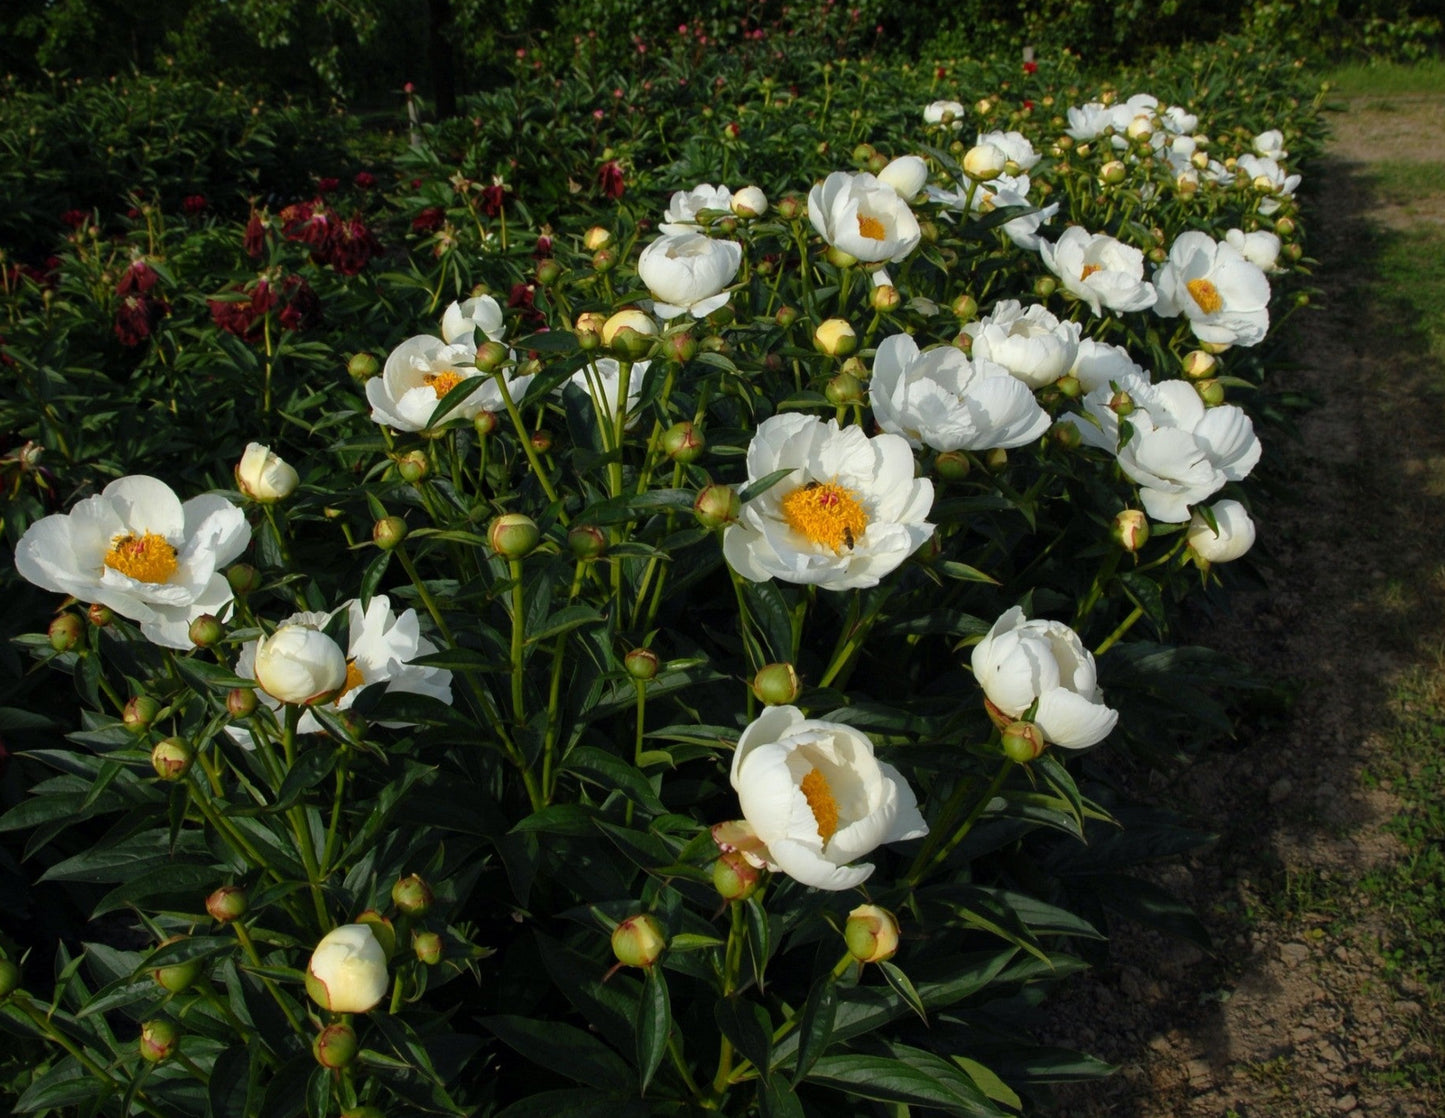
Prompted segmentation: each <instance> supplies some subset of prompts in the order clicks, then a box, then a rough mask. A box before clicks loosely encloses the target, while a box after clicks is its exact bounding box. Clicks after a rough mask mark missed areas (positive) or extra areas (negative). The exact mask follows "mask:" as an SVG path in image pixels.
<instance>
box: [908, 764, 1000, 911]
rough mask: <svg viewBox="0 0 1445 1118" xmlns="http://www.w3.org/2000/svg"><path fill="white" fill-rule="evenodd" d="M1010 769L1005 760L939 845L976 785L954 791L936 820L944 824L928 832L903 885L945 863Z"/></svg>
mask: <svg viewBox="0 0 1445 1118" xmlns="http://www.w3.org/2000/svg"><path fill="white" fill-rule="evenodd" d="M1013 767H1014V762H1013V761H1011V760H1009V759H1008V758H1007V757H1005V758H1004V760H1003V764H1002V765H1000V766H999V769H998V772H996V773H994V776H993V780H991V781H990V782H989V785H988V787H987V788H986V789H984V792H983V795H981V796H979V797H978V798H977V800H975V802H974V805H973V808H972V809H971V810H970V811H969V813H968V816H967V817H966V818H965V819H964V821H963V822H962V823H960V824H959V825H958V827H957V828H956V829H955V830H954V831H953V833H952V834H951V835H950V836H949V839H948V841H947V842H944V843H943V844H942V845H941V846H940V845H939V841H938V838H937V836H938V835H941V834H945V833H947V832H948V828H949V827H950V826H951V825H952V824H951V822H948V821H949V820H951V819H952V817H953V815H954V814H955V813H956V812H957V811H958V809H959V808H960V807H962V806H963V803H964V801H965V800H967V799H968V796H969V793H970V792H971V791H972V790H973V788H974V787H975V785H974V783H973V782H972V781H969V782H961V783H960V784H959V786H958V787H957V788H956V789H954V792H953V795H952V796H950V797H949V799H948V803H946V804H944V806H943V814H942V816H941V817H940V819H939V823H940V824H943V825H941V826H938V827H935V828H934V829H933V830H932V831H930V832H929V836H928V841H927V842H925V843H924V846H923V849H922V850H920V851H919V852H918V857H917V858H915V859H914V861H913V865H912V867H910V869H909V870H908V874H907V876H906V877H904V879H903V881H904V884H906V885H908V886H909V887H910V888H912V887H913V886H915V885H917V884H918V883H919V882H920V881H921V880H922V879H923V878H924V877H925V876H926V875H927V874H928V872H929V871H930V870H932V869H933V868H934V867H935V866H937V865H941V864H942V863H944V862H945V861H947V860H948V856H949V855H950V854H952V853H953V851H954V849H955V848H956V847H957V846H958V844H959V843H960V842H962V841H963V839H964V837H965V836H966V835H967V834H968V832H969V831H971V830H973V827H974V824H975V823H977V822H978V821H979V819H980V818H981V817H982V816H983V813H984V812H985V811H986V810H988V805H989V804H990V803H992V802H993V798H994V797H995V796H996V795H998V792H999V789H1000V788H1002V787H1003V786H1004V782H1005V781H1006V780H1008V776H1009V773H1010V772H1012V771H1013Z"/></svg>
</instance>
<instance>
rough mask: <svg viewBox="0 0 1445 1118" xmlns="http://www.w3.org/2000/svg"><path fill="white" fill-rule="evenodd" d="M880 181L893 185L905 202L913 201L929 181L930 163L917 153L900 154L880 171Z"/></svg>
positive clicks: (886, 184) (885, 184)
mask: <svg viewBox="0 0 1445 1118" xmlns="http://www.w3.org/2000/svg"><path fill="white" fill-rule="evenodd" d="M878 181H879V182H881V183H882V184H883V185H884V186H891V187H892V188H893V189H894V190H895V191H897V192H898V197H900V198H902V199H903V200H904V201H905V202H911V201H913V199H915V198H916V197H918V192H919V191H920V190H922V189H923V184H924V183H926V182H927V181H928V164H927V163H925V162H923V160H922V159H920V158H918V156H916V155H900V156H899V157H898V158H897V159H895V160H893V161H892V162H891V163H889V164H888V165H887V166H886V167H884V168H883V170H881V171H879V172H878Z"/></svg>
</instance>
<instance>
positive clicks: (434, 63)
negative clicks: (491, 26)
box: [426, 0, 457, 120]
mask: <svg viewBox="0 0 1445 1118" xmlns="http://www.w3.org/2000/svg"><path fill="white" fill-rule="evenodd" d="M426 8H427V38H426V53H427V63H428V65H429V67H430V69H431V87H432V104H433V106H434V107H435V109H436V115H437V119H438V120H445V119H446V118H448V117H453V116H456V115H457V69H456V62H455V60H454V59H453V56H452V40H451V33H452V5H451V0H427V5H426Z"/></svg>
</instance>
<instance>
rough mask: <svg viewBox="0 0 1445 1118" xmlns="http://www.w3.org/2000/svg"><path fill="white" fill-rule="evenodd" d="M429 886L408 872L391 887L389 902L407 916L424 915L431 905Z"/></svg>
mask: <svg viewBox="0 0 1445 1118" xmlns="http://www.w3.org/2000/svg"><path fill="white" fill-rule="evenodd" d="M432 899H433V898H432V891H431V886H430V885H428V884H427V883H426V882H425V881H423V880H422V879H421V878H420V877H418V876H417V875H416V874H410V875H408V876H407V877H403V878H401V879H400V880H398V881H397V883H396V884H395V885H393V886H392V887H391V903H392V904H394V905H396V907H397V909H398V910H400V911H401V912H404V913H406V914H407V915H408V916H425V915H426V913H427V911H428V910H429V909H430V908H431V906H432Z"/></svg>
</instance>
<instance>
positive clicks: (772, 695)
mask: <svg viewBox="0 0 1445 1118" xmlns="http://www.w3.org/2000/svg"><path fill="white" fill-rule="evenodd" d="M802 693H803V681H802V680H801V679H799V678H798V672H797V669H795V668H794V667H793V665H792V664H789V663H779V664H765V665H764V666H763V667H761V668H759V669H758V674H757V675H755V676H753V694H754V695H756V696H757V697H758V701H759V702H763V703H766V704H767V705H768V706H770V707H777V706H787V705H788V704H789V703H792V702H795V701H797V698H798V696H799V695H801V694H802Z"/></svg>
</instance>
